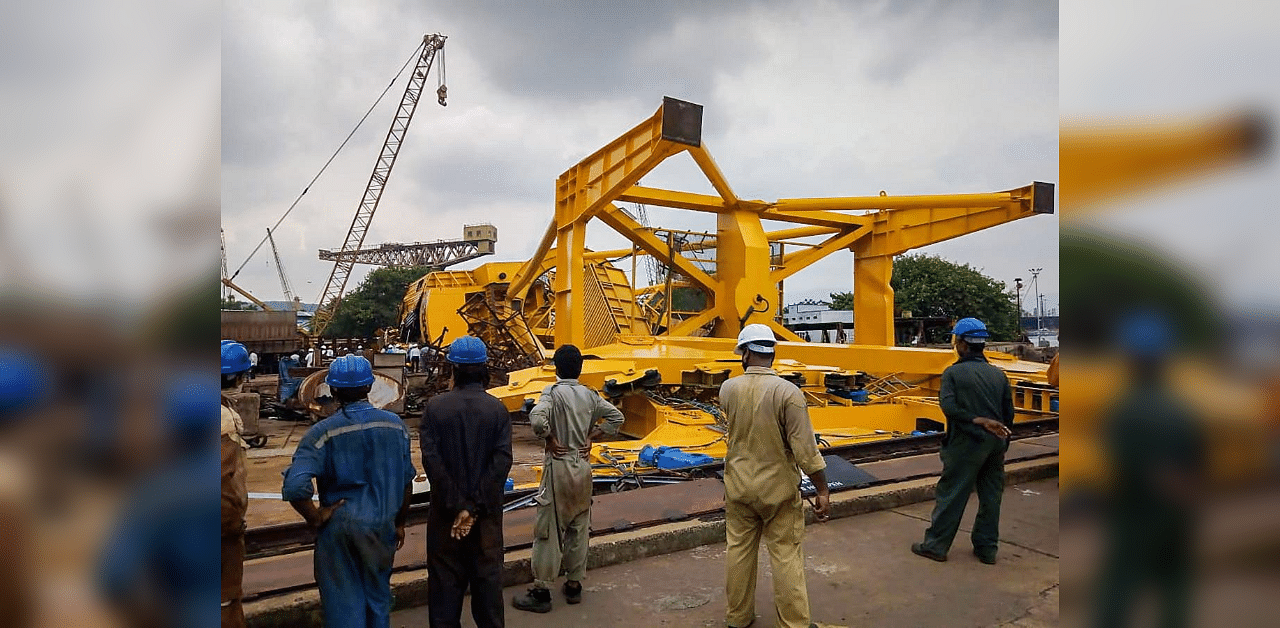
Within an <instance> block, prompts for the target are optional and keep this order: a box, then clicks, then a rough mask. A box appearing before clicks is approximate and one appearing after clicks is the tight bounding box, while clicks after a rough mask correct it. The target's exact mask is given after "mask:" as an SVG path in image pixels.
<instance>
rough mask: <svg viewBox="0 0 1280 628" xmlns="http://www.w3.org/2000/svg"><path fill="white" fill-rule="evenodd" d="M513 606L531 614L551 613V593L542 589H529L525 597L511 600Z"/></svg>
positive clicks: (521, 596)
mask: <svg viewBox="0 0 1280 628" xmlns="http://www.w3.org/2000/svg"><path fill="white" fill-rule="evenodd" d="M511 605H512V606H514V607H516V608H517V609H519V610H522V611H529V612H530V613H550V612H551V592H550V591H548V590H546V589H543V588H541V587H529V591H528V592H527V593H525V594H524V595H517V596H515V597H513V598H511Z"/></svg>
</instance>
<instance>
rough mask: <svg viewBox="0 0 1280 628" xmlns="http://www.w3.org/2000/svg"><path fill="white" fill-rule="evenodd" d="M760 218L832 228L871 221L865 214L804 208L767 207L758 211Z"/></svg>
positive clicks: (847, 226) (858, 224)
mask: <svg viewBox="0 0 1280 628" xmlns="http://www.w3.org/2000/svg"><path fill="white" fill-rule="evenodd" d="M760 219H761V220H780V221H783V222H794V223H797V224H801V225H814V226H818V227H829V228H832V229H847V228H849V227H863V226H866V225H868V224H870V223H871V219H870V218H868V217H866V216H855V215H853V214H841V213H840V212H829V211H817V210H804V211H790V210H782V209H777V208H775V207H768V208H766V209H764V210H763V211H761V212H760Z"/></svg>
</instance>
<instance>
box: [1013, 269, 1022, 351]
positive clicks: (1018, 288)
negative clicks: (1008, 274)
mask: <svg viewBox="0 0 1280 628" xmlns="http://www.w3.org/2000/svg"><path fill="white" fill-rule="evenodd" d="M1013 293H1014V294H1015V295H1017V298H1018V338H1022V277H1015V278H1014V280H1013Z"/></svg>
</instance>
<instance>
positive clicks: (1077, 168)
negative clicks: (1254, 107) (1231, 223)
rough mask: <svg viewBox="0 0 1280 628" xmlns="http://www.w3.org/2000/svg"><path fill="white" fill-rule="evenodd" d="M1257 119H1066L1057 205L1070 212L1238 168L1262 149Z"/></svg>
mask: <svg viewBox="0 0 1280 628" xmlns="http://www.w3.org/2000/svg"><path fill="white" fill-rule="evenodd" d="M1269 134H1270V132H1269V130H1268V123H1267V121H1266V119H1264V118H1261V117H1259V116H1257V115H1238V114H1237V115H1230V116H1225V117H1219V118H1209V119H1200V120H1183V121H1178V120H1172V121H1162V122H1158V123H1152V122H1150V121H1141V122H1140V121H1128V122H1125V121H1117V120H1108V121H1093V122H1090V121H1087V120H1070V121H1065V122H1063V123H1061V125H1060V126H1059V127H1058V155H1059V157H1058V159H1059V163H1060V166H1059V169H1058V171H1059V174H1058V176H1059V179H1060V181H1061V183H1062V192H1061V195H1060V201H1061V204H1062V206H1063V207H1064V208H1067V209H1069V210H1072V211H1079V210H1082V209H1090V208H1092V207H1093V206H1096V205H1098V204H1100V203H1102V202H1104V201H1108V200H1114V199H1116V198H1120V197H1124V196H1128V195H1133V194H1138V193H1141V192H1144V191H1147V190H1149V189H1150V188H1152V187H1154V186H1157V185H1160V184H1164V183H1170V182H1176V181H1179V180H1186V179H1189V178H1191V177H1194V176H1203V175H1207V174H1209V173H1212V172H1214V171H1217V170H1221V169H1223V168H1226V167H1229V166H1234V165H1239V164H1240V163H1242V162H1244V161H1246V160H1248V159H1252V158H1254V157H1257V156H1258V155H1259V154H1261V152H1262V151H1263V150H1264V149H1265V147H1266V145H1267V141H1268V136H1269Z"/></svg>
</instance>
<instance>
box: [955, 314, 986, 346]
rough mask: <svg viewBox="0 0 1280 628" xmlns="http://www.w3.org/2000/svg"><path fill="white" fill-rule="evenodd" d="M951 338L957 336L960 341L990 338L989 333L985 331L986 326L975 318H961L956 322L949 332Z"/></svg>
mask: <svg viewBox="0 0 1280 628" xmlns="http://www.w3.org/2000/svg"><path fill="white" fill-rule="evenodd" d="M951 335H952V336H959V337H960V339H961V340H966V341H967V340H969V339H970V338H973V339H974V340H978V339H981V340H986V339H987V338H990V337H991V332H989V331H987V326H986V325H984V324H983V323H982V321H980V320H978V319H976V318H962V319H960V320H959V321H957V322H956V326H955V328H953V329H952V330H951Z"/></svg>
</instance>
